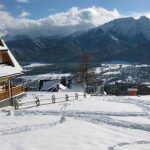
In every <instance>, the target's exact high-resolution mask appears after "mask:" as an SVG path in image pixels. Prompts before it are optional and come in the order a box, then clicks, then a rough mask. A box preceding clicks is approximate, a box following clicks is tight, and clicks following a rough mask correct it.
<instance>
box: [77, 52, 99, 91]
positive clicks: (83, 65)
mask: <svg viewBox="0 0 150 150" xmlns="http://www.w3.org/2000/svg"><path fill="white" fill-rule="evenodd" d="M96 78H97V77H96V74H95V72H94V70H92V69H91V62H90V56H89V54H87V53H82V54H81V55H80V64H79V66H78V67H77V69H76V71H75V79H76V82H78V83H82V84H84V85H85V91H86V92H87V93H90V91H91V90H95V88H96Z"/></svg>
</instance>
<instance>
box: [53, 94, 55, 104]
mask: <svg viewBox="0 0 150 150" xmlns="http://www.w3.org/2000/svg"><path fill="white" fill-rule="evenodd" d="M52 103H55V95H52Z"/></svg>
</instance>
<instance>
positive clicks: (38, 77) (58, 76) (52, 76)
mask: <svg viewBox="0 0 150 150" xmlns="http://www.w3.org/2000/svg"><path fill="white" fill-rule="evenodd" d="M68 76H70V73H64V74H54V73H47V74H40V75H33V76H21V77H20V78H22V79H24V80H25V81H28V80H32V81H35V80H42V79H61V78H62V77H68Z"/></svg>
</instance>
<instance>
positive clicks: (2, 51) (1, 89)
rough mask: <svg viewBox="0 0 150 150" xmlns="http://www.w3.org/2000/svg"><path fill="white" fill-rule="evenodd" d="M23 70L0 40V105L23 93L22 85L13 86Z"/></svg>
mask: <svg viewBox="0 0 150 150" xmlns="http://www.w3.org/2000/svg"><path fill="white" fill-rule="evenodd" d="M22 71H23V69H22V68H21V66H20V65H19V64H18V62H17V60H16V59H15V58H14V56H13V55H12V53H11V52H10V50H9V49H8V47H7V45H6V44H5V42H4V41H3V40H0V103H1V102H2V101H6V100H9V101H10V100H12V102H11V103H9V104H10V105H11V104H12V105H13V98H14V97H17V96H19V95H21V94H23V93H24V88H23V85H22V84H21V85H14V84H13V80H15V78H16V76H17V75H19V74H21V73H22Z"/></svg>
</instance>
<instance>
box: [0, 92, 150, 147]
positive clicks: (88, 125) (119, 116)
mask: <svg viewBox="0 0 150 150" xmlns="http://www.w3.org/2000/svg"><path fill="white" fill-rule="evenodd" d="M52 94H54V95H55V97H56V102H57V103H55V104H52V103H50V104H45V105H44V102H42V101H41V105H40V106H38V107H31V108H23V109H19V110H13V109H12V108H10V107H7V108H2V109H1V111H0V145H1V147H0V149H1V150H20V149H21V150H29V149H30V150H41V149H44V150H49V149H52V150H60V149H63V150H77V149H81V150H98V149H100V150H129V149H132V150H149V149H150V96H141V97H128V96H92V97H91V96H90V95H87V97H86V98H83V96H82V94H83V93H82V92H81V93H78V94H79V95H81V96H80V97H79V99H78V100H75V99H73V98H72V99H71V98H70V101H67V102H61V101H62V99H61V98H63V97H64V96H65V94H68V95H69V96H73V95H74V94H75V92H68V91H66V92H59V93H48V92H28V93H27V95H26V97H24V98H23V99H22V102H26V101H32V100H33V99H34V97H35V96H38V97H39V99H46V98H47V99H49V100H50V98H51V96H52Z"/></svg>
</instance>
